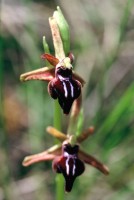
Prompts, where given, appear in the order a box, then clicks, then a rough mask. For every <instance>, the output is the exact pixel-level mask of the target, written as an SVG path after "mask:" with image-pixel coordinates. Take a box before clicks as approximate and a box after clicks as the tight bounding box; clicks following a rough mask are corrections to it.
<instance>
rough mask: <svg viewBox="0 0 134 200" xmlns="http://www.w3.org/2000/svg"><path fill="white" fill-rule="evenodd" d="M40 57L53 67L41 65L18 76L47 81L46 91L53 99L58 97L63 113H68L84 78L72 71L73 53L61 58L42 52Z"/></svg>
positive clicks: (78, 94) (77, 95)
mask: <svg viewBox="0 0 134 200" xmlns="http://www.w3.org/2000/svg"><path fill="white" fill-rule="evenodd" d="M41 58H42V59H46V60H47V61H49V63H50V64H51V65H52V66H53V67H51V68H50V67H43V68H40V69H37V70H34V71H31V72H27V73H24V74H22V75H21V76H20V80H21V81H28V80H43V81H47V82H48V93H49V94H50V96H51V97H52V98H53V99H58V101H59V104H60V106H61V108H62V109H63V112H64V114H69V112H70V109H71V106H72V104H73V102H74V100H76V99H77V98H78V97H79V96H80V94H81V87H82V86H83V85H84V83H85V82H84V80H83V79H82V78H81V77H80V76H79V75H77V74H76V73H75V72H73V66H72V62H73V60H74V57H73V55H72V54H71V53H70V54H69V55H68V57H65V58H63V59H61V60H59V59H58V58H56V57H54V56H52V55H50V54H47V53H46V54H43V55H42V56H41Z"/></svg>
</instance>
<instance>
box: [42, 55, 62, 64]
mask: <svg viewBox="0 0 134 200" xmlns="http://www.w3.org/2000/svg"><path fill="white" fill-rule="evenodd" d="M41 58H42V59H44V60H47V61H48V62H49V63H50V64H51V65H53V66H54V67H56V65H57V64H58V63H59V59H58V58H56V57H54V56H52V55H51V54H48V53H44V54H42V55H41Z"/></svg>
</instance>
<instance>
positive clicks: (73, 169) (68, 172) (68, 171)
mask: <svg viewBox="0 0 134 200" xmlns="http://www.w3.org/2000/svg"><path fill="white" fill-rule="evenodd" d="M64 156H65V157H66V158H67V159H66V163H65V165H66V174H67V175H69V174H70V173H71V172H72V175H73V176H74V175H75V170H76V164H75V158H74V155H69V154H68V153H65V154H64ZM70 159H72V160H73V167H72V169H71V170H72V171H70V165H69V160H70Z"/></svg>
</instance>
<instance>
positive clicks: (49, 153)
mask: <svg viewBox="0 0 134 200" xmlns="http://www.w3.org/2000/svg"><path fill="white" fill-rule="evenodd" d="M60 154H61V145H55V146H53V147H51V148H50V149H48V150H46V151H44V152H42V153H38V154H34V155H31V156H27V157H25V158H24V161H23V163H22V164H23V166H25V167H27V166H29V165H32V164H34V163H37V162H43V161H47V160H53V159H54V158H55V156H57V155H60Z"/></svg>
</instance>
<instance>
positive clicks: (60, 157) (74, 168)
mask: <svg viewBox="0 0 134 200" xmlns="http://www.w3.org/2000/svg"><path fill="white" fill-rule="evenodd" d="M93 131H94V128H93V127H90V128H88V129H86V130H85V131H84V132H83V133H82V134H81V135H80V136H78V137H77V138H75V140H76V142H75V143H74V142H73V144H72V142H71V141H72V138H73V137H74V136H73V135H71V136H68V135H65V134H64V133H62V132H60V131H58V130H57V129H55V128H54V127H48V128H47V132H48V133H50V134H51V135H53V136H54V137H56V138H57V139H59V140H60V142H61V143H60V144H58V145H54V146H52V147H51V148H49V149H48V150H46V151H44V152H42V153H39V154H35V155H31V156H27V157H26V158H25V159H24V161H23V165H24V166H29V165H32V164H34V163H37V162H44V161H49V160H53V162H52V168H53V171H55V172H56V173H62V174H63V176H64V178H65V191H66V192H70V191H71V190H72V187H73V184H74V181H75V179H76V178H77V176H80V175H81V174H82V173H83V172H84V170H85V163H86V164H89V165H91V166H93V167H95V168H96V169H98V170H99V171H100V172H102V173H103V174H105V175H108V174H109V169H108V168H107V166H106V165H104V164H102V163H101V162H100V161H98V160H97V159H96V158H94V157H93V156H91V155H89V154H87V153H85V152H84V151H83V150H81V148H80V146H79V144H78V143H81V142H83V141H84V140H85V139H87V137H88V136H90V135H91V134H92V133H93ZM73 140H74V138H73Z"/></svg>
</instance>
